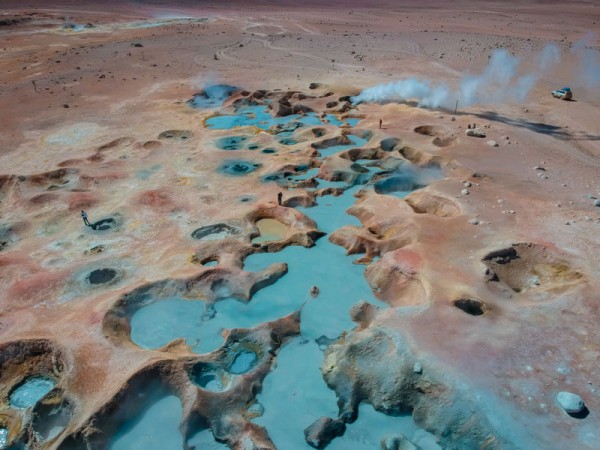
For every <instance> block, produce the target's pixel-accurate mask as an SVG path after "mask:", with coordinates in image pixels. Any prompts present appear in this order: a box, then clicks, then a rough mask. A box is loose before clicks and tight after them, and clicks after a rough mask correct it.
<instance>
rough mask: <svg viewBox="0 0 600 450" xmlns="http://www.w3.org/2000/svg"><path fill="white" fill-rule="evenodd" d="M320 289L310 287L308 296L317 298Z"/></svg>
mask: <svg viewBox="0 0 600 450" xmlns="http://www.w3.org/2000/svg"><path fill="white" fill-rule="evenodd" d="M320 292H321V291H320V290H319V288H318V287H317V286H312V287H311V288H310V296H311V297H312V298H317V296H318V295H319V293H320Z"/></svg>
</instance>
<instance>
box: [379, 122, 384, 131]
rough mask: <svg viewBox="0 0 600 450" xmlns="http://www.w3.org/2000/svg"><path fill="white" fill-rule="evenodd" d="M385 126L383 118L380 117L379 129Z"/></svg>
mask: <svg viewBox="0 0 600 450" xmlns="http://www.w3.org/2000/svg"><path fill="white" fill-rule="evenodd" d="M382 126H383V119H379V129H380V130H381V127H382Z"/></svg>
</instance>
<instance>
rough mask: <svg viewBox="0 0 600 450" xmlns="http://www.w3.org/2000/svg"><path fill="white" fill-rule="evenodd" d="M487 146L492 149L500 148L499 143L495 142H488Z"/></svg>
mask: <svg viewBox="0 0 600 450" xmlns="http://www.w3.org/2000/svg"><path fill="white" fill-rule="evenodd" d="M487 145H489V146H490V147H499V145H498V143H497V142H496V141H494V140H491V141H487Z"/></svg>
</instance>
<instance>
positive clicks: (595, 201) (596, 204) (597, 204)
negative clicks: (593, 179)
mask: <svg viewBox="0 0 600 450" xmlns="http://www.w3.org/2000/svg"><path fill="white" fill-rule="evenodd" d="M594 206H598V207H600V199H596V200H594Z"/></svg>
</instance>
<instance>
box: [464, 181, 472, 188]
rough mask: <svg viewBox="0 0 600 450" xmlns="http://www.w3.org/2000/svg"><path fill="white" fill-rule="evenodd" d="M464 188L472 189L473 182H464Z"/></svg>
mask: <svg viewBox="0 0 600 450" xmlns="http://www.w3.org/2000/svg"><path fill="white" fill-rule="evenodd" d="M463 186H464V187H471V186H472V185H471V182H470V181H463Z"/></svg>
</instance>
